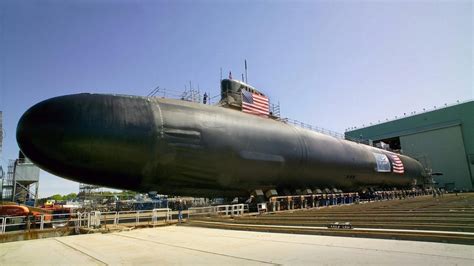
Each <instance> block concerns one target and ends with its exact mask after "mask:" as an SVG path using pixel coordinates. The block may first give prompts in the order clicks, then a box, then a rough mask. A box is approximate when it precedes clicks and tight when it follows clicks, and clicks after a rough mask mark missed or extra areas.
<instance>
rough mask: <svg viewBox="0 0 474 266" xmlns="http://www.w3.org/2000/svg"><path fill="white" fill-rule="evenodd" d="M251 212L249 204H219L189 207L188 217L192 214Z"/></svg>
mask: <svg viewBox="0 0 474 266" xmlns="http://www.w3.org/2000/svg"><path fill="white" fill-rule="evenodd" d="M248 212H249V205H248V204H232V205H218V206H209V207H192V208H189V209H188V219H189V218H190V217H191V216H192V215H195V216H202V215H225V216H239V215H243V214H244V213H248Z"/></svg>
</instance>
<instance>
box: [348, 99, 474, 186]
mask: <svg viewBox="0 0 474 266" xmlns="http://www.w3.org/2000/svg"><path fill="white" fill-rule="evenodd" d="M345 135H346V138H348V139H359V140H361V141H368V142H369V143H370V144H372V145H374V146H379V147H382V146H387V145H388V146H389V147H388V148H389V149H391V150H395V151H399V152H400V153H402V154H406V155H408V156H411V157H413V158H416V159H417V160H418V161H420V162H421V163H422V164H423V166H424V167H425V168H427V169H429V170H431V171H432V173H433V178H434V181H435V183H437V185H438V187H440V188H445V189H447V190H454V189H459V190H473V186H474V182H473V181H474V176H473V174H474V101H473V100H471V101H468V102H464V103H460V104H456V105H452V106H444V107H443V108H439V107H438V108H435V109H434V110H432V111H428V112H423V113H415V112H413V113H411V114H410V115H406V116H404V117H403V118H401V119H396V120H393V121H388V122H385V123H379V124H376V125H372V126H368V127H364V128H359V129H352V130H349V131H347V132H346V133H345Z"/></svg>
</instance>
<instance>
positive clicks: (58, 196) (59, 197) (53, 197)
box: [49, 194, 63, 201]
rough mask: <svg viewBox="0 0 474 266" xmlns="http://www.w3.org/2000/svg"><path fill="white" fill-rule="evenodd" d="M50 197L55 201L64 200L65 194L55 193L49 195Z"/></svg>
mask: <svg viewBox="0 0 474 266" xmlns="http://www.w3.org/2000/svg"><path fill="white" fill-rule="evenodd" d="M49 198H50V199H53V200H55V201H61V200H63V196H61V195H59V194H54V195H52V196H51V197H49Z"/></svg>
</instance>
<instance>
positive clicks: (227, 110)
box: [16, 79, 427, 197]
mask: <svg viewBox="0 0 474 266" xmlns="http://www.w3.org/2000/svg"><path fill="white" fill-rule="evenodd" d="M244 92H246V93H248V92H251V93H254V94H256V93H258V94H260V95H263V94H262V93H260V92H258V91H257V90H256V89H255V88H253V87H251V86H250V85H248V84H246V83H243V82H240V81H237V80H233V79H224V80H222V81H221V100H220V102H219V104H217V105H206V104H202V103H195V102H189V101H184V100H180V99H166V98H158V97H141V96H127V95H110V94H90V93H81V94H74V95H65V96H59V97H55V98H51V99H48V100H45V101H42V102H40V103H37V104H36V105H34V106H32V107H31V108H29V109H28V110H27V111H26V112H25V113H24V114H23V116H22V117H21V118H20V120H19V122H18V126H17V132H16V137H17V142H18V145H19V147H20V149H21V151H22V152H23V153H24V154H25V156H26V157H28V158H29V159H30V160H31V161H32V162H34V163H35V164H36V165H38V166H39V167H40V168H42V169H44V170H45V171H47V172H50V173H52V174H54V175H57V176H60V177H63V178H66V179H70V180H73V181H77V182H81V183H87V184H94V185H99V186H105V187H110V188H116V189H126V190H135V191H140V192H149V191H156V192H158V193H160V194H167V195H182V196H195V197H238V196H240V197H246V196H248V195H250V193H251V192H252V191H254V190H256V189H262V190H269V189H277V190H283V189H290V190H291V189H293V190H294V189H298V188H316V187H320V188H323V187H333V188H334V187H337V188H339V189H344V190H346V191H358V190H361V189H363V188H368V187H380V188H394V187H397V188H408V187H413V186H420V185H421V184H423V182H424V180H425V178H426V177H427V173H426V171H425V169H424V168H423V166H422V165H421V164H420V162H418V161H417V160H415V159H413V158H410V157H408V156H405V155H401V154H396V153H393V152H390V151H387V150H382V149H378V148H375V147H372V146H369V145H365V144H360V143H356V142H352V141H348V140H343V139H338V138H335V137H332V136H329V135H325V134H322V133H318V132H315V131H312V130H308V129H304V128H301V127H298V126H295V125H292V124H289V123H287V122H285V121H284V120H280V119H275V118H271V115H270V117H269V116H265V115H263V116H262V115H254V114H249V113H245V112H242V101H243V96H242V95H243V93H244Z"/></svg>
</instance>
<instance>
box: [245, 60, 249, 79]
mask: <svg viewBox="0 0 474 266" xmlns="http://www.w3.org/2000/svg"><path fill="white" fill-rule="evenodd" d="M248 81H249V80H248V76H247V59H245V83H247V84H248Z"/></svg>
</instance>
